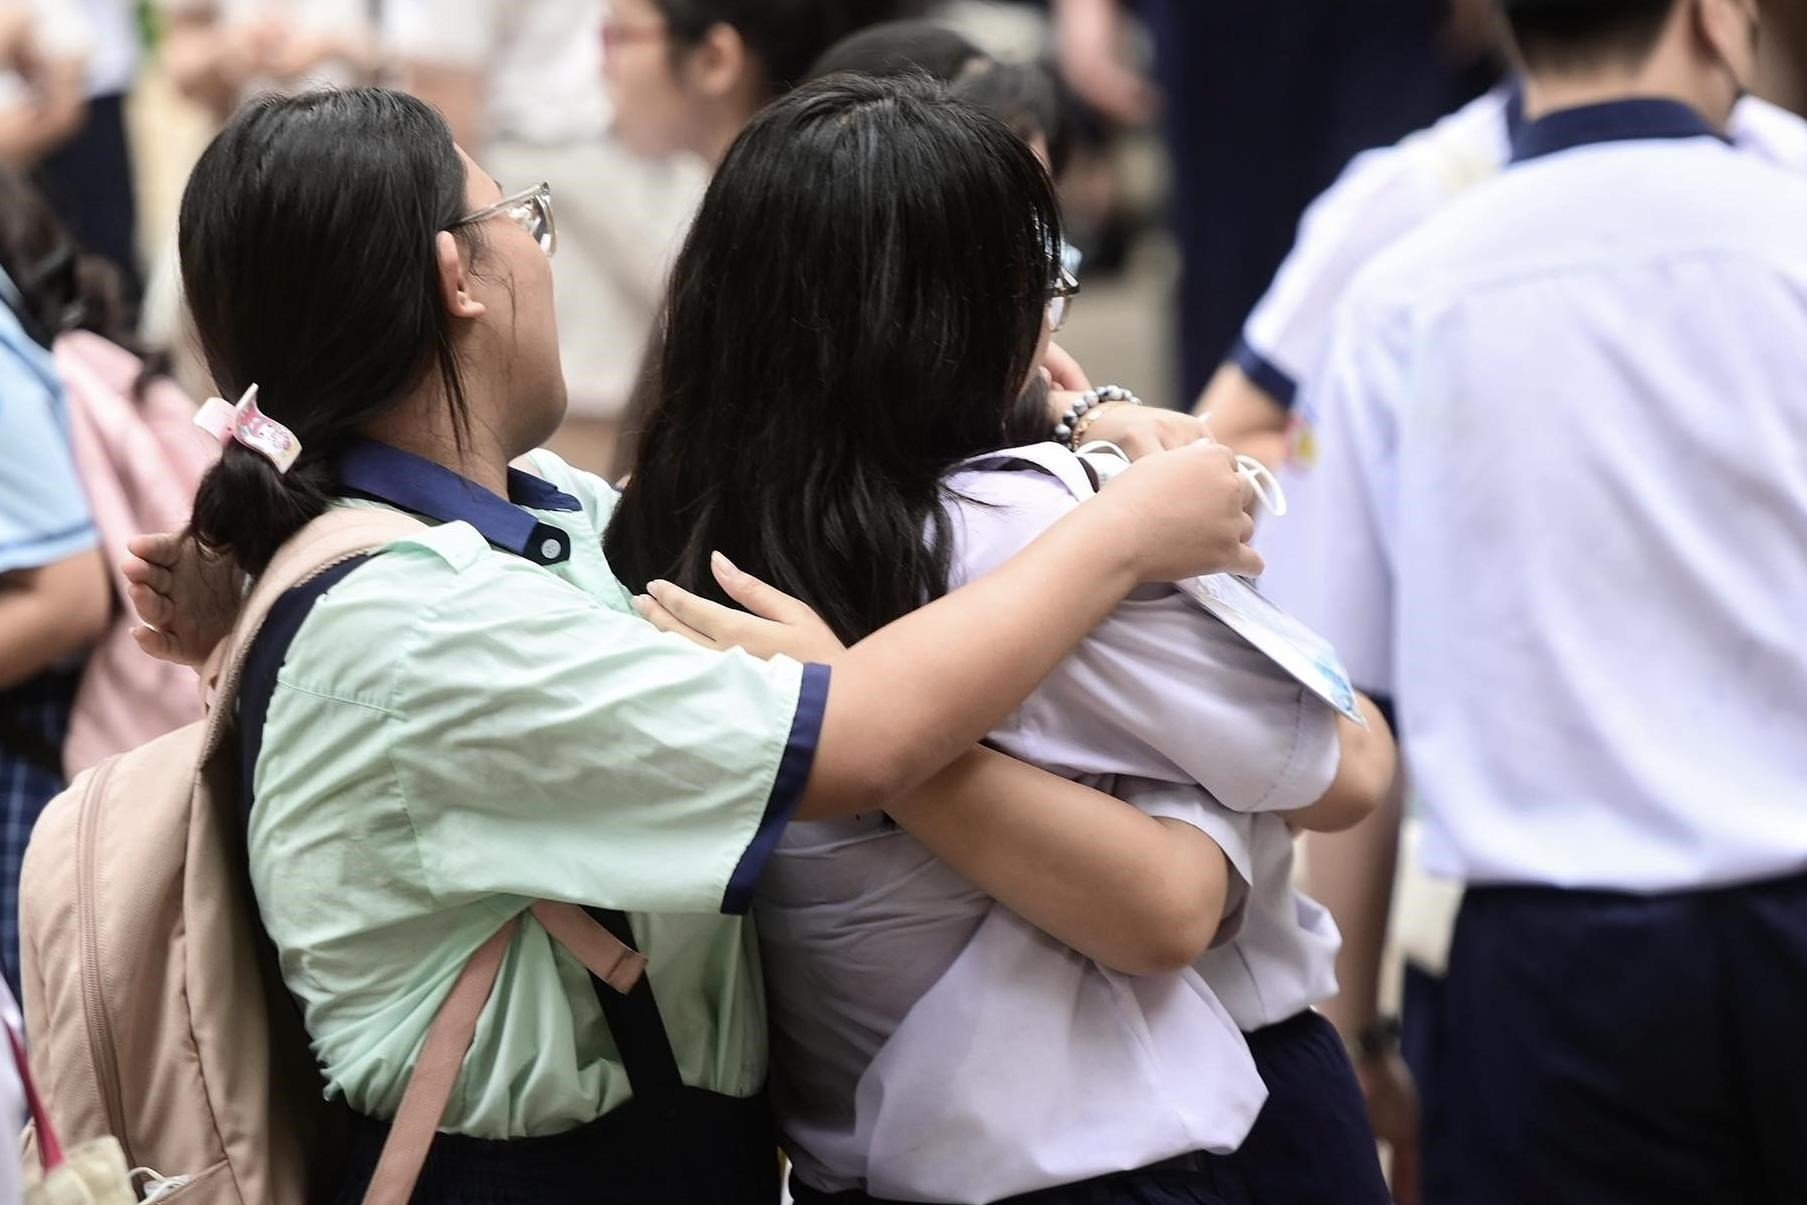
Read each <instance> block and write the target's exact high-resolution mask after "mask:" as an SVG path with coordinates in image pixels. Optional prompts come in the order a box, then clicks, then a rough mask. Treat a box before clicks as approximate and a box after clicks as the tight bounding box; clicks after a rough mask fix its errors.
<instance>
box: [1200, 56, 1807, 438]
mask: <svg viewBox="0 0 1807 1205" xmlns="http://www.w3.org/2000/svg"><path fill="white" fill-rule="evenodd" d="M1523 123H1524V101H1523V89H1522V85H1521V84H1520V83H1519V82H1518V81H1516V80H1514V81H1509V82H1507V83H1505V84H1502V85H1501V86H1500V87H1498V88H1495V89H1494V90H1493V91H1491V92H1489V93H1487V94H1486V95H1484V96H1481V97H1479V98H1477V99H1475V100H1473V101H1471V102H1469V103H1468V104H1467V105H1465V106H1464V107H1462V108H1461V109H1458V110H1457V111H1456V112H1454V113H1452V114H1450V115H1449V116H1448V117H1445V118H1443V119H1442V120H1441V121H1438V122H1437V123H1436V124H1435V125H1432V126H1429V127H1426V128H1425V129H1423V130H1419V131H1418V132H1416V133H1414V134H1410V135H1408V136H1407V137H1406V138H1404V139H1403V140H1401V141H1400V142H1398V143H1396V144H1395V145H1393V146H1388V147H1380V148H1377V149H1375V150H1371V151H1365V152H1363V153H1362V154H1360V155H1357V156H1356V157H1355V158H1354V159H1352V160H1350V162H1349V166H1348V167H1346V168H1344V169H1343V173H1342V175H1341V176H1339V177H1338V178H1337V180H1336V182H1335V183H1334V184H1332V185H1331V186H1330V188H1329V189H1327V190H1326V191H1325V192H1324V193H1323V194H1322V195H1321V196H1319V197H1318V199H1317V200H1315V201H1313V202H1312V204H1311V206H1310V207H1309V208H1308V209H1307V210H1306V211H1305V216H1304V218H1303V219H1302V220H1301V221H1300V224H1299V234H1298V238H1297V239H1296V240H1295V241H1294V243H1293V247H1292V250H1291V251H1290V252H1288V253H1287V257H1286V259H1285V261H1284V262H1283V263H1282V264H1281V265H1280V269H1279V271H1278V272H1277V273H1275V275H1274V280H1273V283H1272V284H1271V285H1269V286H1268V290H1267V292H1266V293H1265V294H1264V295H1263V296H1262V298H1261V300H1260V301H1259V302H1258V303H1257V304H1256V306H1255V308H1254V310H1253V311H1251V312H1250V314H1249V318H1248V321H1247V323H1245V324H1244V326H1243V331H1242V337H1241V339H1240V341H1239V342H1238V344H1237V346H1236V349H1235V351H1234V352H1233V353H1232V358H1233V359H1234V360H1235V361H1236V362H1237V364H1238V365H1239V366H1240V367H1241V368H1242V370H1243V371H1244V372H1245V373H1246V374H1247V375H1248V376H1249V378H1250V379H1251V380H1253V381H1254V382H1255V383H1256V384H1257V385H1260V386H1261V388H1262V389H1263V390H1265V391H1266V392H1267V393H1268V394H1269V395H1270V396H1272V397H1273V398H1274V399H1275V400H1277V401H1279V402H1280V403H1281V404H1282V405H1285V406H1289V407H1290V406H1291V405H1292V404H1293V402H1294V400H1295V398H1296V396H1297V394H1298V391H1299V390H1301V389H1303V388H1306V387H1308V386H1309V384H1310V382H1311V380H1312V378H1314V377H1315V376H1316V375H1317V374H1318V370H1319V369H1320V367H1321V366H1322V363H1323V359H1324V354H1325V352H1326V351H1327V350H1328V348H1329V344H1330V329H1331V320H1332V319H1333V318H1334V316H1335V314H1336V307H1337V304H1338V303H1339V302H1340V301H1341V300H1342V298H1343V294H1344V293H1346V292H1347V291H1348V288H1349V285H1350V282H1352V281H1353V280H1354V279H1355V277H1356V275H1357V274H1358V273H1359V272H1360V271H1361V270H1362V268H1364V267H1366V266H1367V265H1368V263H1369V262H1370V261H1372V260H1373V259H1374V257H1375V256H1377V255H1379V254H1380V253H1381V252H1382V251H1385V250H1386V249H1387V248H1388V247H1390V246H1392V245H1393V244H1394V243H1395V242H1397V241H1399V239H1401V238H1402V237H1404V236H1405V235H1407V234H1409V233H1411V232H1412V231H1413V230H1415V229H1417V228H1418V227H1419V226H1421V225H1423V224H1424V223H1425V222H1426V221H1427V220H1428V219H1429V218H1431V217H1432V216H1433V215H1434V214H1436V213H1437V212H1438V211H1439V210H1441V209H1442V208H1443V207H1444V206H1446V205H1448V204H1449V203H1450V202H1452V201H1454V200H1455V199H1456V198H1458V197H1460V196H1461V195H1462V194H1463V193H1465V192H1467V191H1468V190H1469V189H1470V188H1472V187H1474V186H1475V185H1477V184H1483V183H1485V182H1486V181H1488V180H1491V179H1493V178H1494V177H1495V176H1497V175H1499V173H1500V171H1501V170H1502V169H1503V168H1504V167H1505V166H1506V161H1507V159H1508V158H1509V157H1510V155H1511V147H1512V135H1513V133H1514V132H1515V131H1516V130H1518V129H1519V128H1520V127H1521V126H1522V125H1523ZM1730 132H1731V135H1732V141H1733V142H1735V143H1736V144H1737V145H1738V147H1739V149H1740V150H1745V151H1748V152H1750V153H1751V154H1753V155H1756V156H1757V157H1758V158H1761V159H1765V160H1768V161H1769V162H1772V163H1775V164H1777V165H1779V166H1784V167H1788V168H1790V169H1792V170H1796V171H1800V172H1803V173H1807V120H1803V119H1802V118H1800V117H1799V116H1797V115H1795V114H1794V113H1791V112H1789V111H1788V110H1787V109H1784V108H1781V107H1780V106H1777V105H1773V104H1770V103H1769V102H1768V101H1765V100H1759V99H1757V98H1756V97H1754V96H1753V97H1746V98H1745V99H1744V100H1742V101H1740V102H1739V104H1738V107H1737V108H1736V109H1735V110H1734V111H1733V113H1732V122H1731V130H1730Z"/></svg>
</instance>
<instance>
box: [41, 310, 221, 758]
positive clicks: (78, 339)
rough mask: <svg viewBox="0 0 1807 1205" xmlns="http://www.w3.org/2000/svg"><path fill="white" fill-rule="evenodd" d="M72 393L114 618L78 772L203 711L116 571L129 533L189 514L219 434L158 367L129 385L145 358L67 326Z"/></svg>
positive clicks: (96, 658)
mask: <svg viewBox="0 0 1807 1205" xmlns="http://www.w3.org/2000/svg"><path fill="white" fill-rule="evenodd" d="M54 350H55V353H56V365H57V369H58V371H59V373H60V374H61V376H62V378H63V384H64V387H65V388H66V389H67V390H68V394H69V416H70V427H71V432H72V436H73V443H74V447H75V463H76V468H77V470H78V472H79V473H80V474H81V479H82V485H83V487H84V488H85V489H86V491H87V494H88V503H89V505H90V507H91V508H92V509H93V512H94V523H95V526H96V527H98V528H99V530H100V540H101V551H102V552H103V553H104V554H105V556H106V558H107V564H108V566H109V567H110V568H111V571H112V574H113V589H114V594H115V599H116V604H115V608H114V617H113V623H112V626H111V627H109V628H108V629H107V633H106V635H105V636H103V637H102V638H101V641H100V643H99V644H98V645H96V646H95V648H94V650H93V652H92V653H91V654H90V655H89V658H88V665H87V668H86V669H85V670H84V671H83V673H82V682H81V687H80V689H79V691H78V692H77V694H76V698H75V711H74V714H73V715H72V716H71V717H70V721H69V737H68V740H67V741H66V742H65V743H64V745H63V766H64V771H65V773H66V774H67V775H68V776H69V777H70V778H73V777H75V775H77V774H79V773H80V772H81V771H83V770H85V769H87V768H88V767H89V766H92V765H94V764H95V763H96V762H99V761H101V760H102V759H103V758H106V757H110V756H112V755H113V754H115V753H123V752H125V751H126V750H127V749H133V748H136V747H137V746H139V745H142V744H144V743H145V742H146V741H149V740H153V739H155V738H157V737H159V736H162V735H163V734H164V733H166V732H172V731H174V730H175V729H177V728H180V727H181V726H182V725H184V724H188V723H192V722H193V721H195V720H197V719H199V718H200V716H201V702H200V697H199V694H198V692H197V691H196V688H195V676H194V671H193V670H191V669H188V668H186V667H184V666H179V665H170V664H167V663H165V662H161V661H156V660H153V659H152V658H150V657H148V656H146V655H145V654H144V653H143V652H141V651H140V650H139V648H138V646H137V644H136V643H134V642H133V640H132V636H131V629H132V625H133V622H134V621H133V619H132V608H131V605H130V604H129V603H128V602H127V600H126V588H127V583H126V580H125V577H124V575H123V574H122V573H121V572H120V568H119V567H120V563H121V562H122V561H123V560H124V559H125V556H126V541H128V540H130V539H131V538H132V537H133V536H136V535H139V534H141V533H143V532H153V531H177V530H180V529H181V528H183V527H186V526H187V525H188V516H189V513H190V511H191V510H192V509H193V506H194V496H195V487H196V486H198V485H199V484H200V481H201V478H202V477H203V476H204V475H205V474H206V472H207V470H208V469H209V468H211V467H212V466H213V463H214V461H215V460H217V459H218V458H219V454H220V448H219V444H218V443H217V442H215V441H213V440H210V439H208V438H207V436H206V435H205V434H204V433H203V432H201V431H200V430H198V429H197V428H196V427H195V426H194V415H195V405H194V402H193V401H192V400H191V399H190V398H189V397H188V395H187V394H186V393H184V392H183V391H182V389H181V388H180V387H178V386H177V385H176V384H175V383H174V382H173V381H170V380H169V379H167V378H163V377H159V378H157V379H156V380H154V381H152V382H151V383H150V384H149V385H148V387H147V388H146V389H145V392H144V396H143V398H142V399H136V398H134V397H133V396H132V391H133V387H134V385H135V384H136V382H137V380H138V376H139V374H140V373H141V372H142V371H143V367H144V366H143V363H142V361H140V360H139V359H138V357H137V356H134V355H133V354H132V353H130V352H128V351H126V350H125V349H124V348H122V347H119V346H117V345H115V344H113V343H110V342H108V341H107V340H105V339H103V338H101V337H100V336H99V335H95V334H91V333H89V332H87V331H71V332H70V333H68V334H65V335H62V336H61V337H59V338H58V339H57V341H56V347H55V349H54Z"/></svg>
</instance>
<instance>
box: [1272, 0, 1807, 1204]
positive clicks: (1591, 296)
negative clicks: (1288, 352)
mask: <svg viewBox="0 0 1807 1205" xmlns="http://www.w3.org/2000/svg"><path fill="white" fill-rule="evenodd" d="M1502 7H1503V9H1504V10H1505V12H1506V14H1507V16H1508V18H1509V21H1510V24H1511V26H1512V29H1513V33H1514V37H1515V42H1516V44H1517V48H1518V50H1519V51H1520V54H1521V56H1522V59H1523V62H1524V64H1525V68H1526V72H1527V79H1526V84H1525V90H1524V117H1525V120H1524V121H1523V122H1522V124H1520V125H1519V127H1518V128H1517V129H1516V130H1515V132H1514V133H1513V134H1512V137H1511V152H1510V154H1511V159H1510V164H1509V166H1507V168H1506V170H1505V171H1504V172H1503V173H1499V172H1497V170H1496V168H1497V164H1495V165H1491V166H1490V167H1489V172H1490V174H1495V175H1497V179H1493V180H1492V181H1490V182H1488V183H1486V184H1485V185H1483V186H1481V187H1476V188H1474V189H1472V190H1470V191H1469V192H1468V193H1467V194H1466V195H1464V196H1462V197H1461V198H1460V199H1458V200H1456V201H1454V202H1453V203H1451V204H1449V205H1448V206H1447V207H1445V208H1443V210H1442V211H1441V212H1439V213H1437V214H1435V215H1434V216H1431V217H1430V218H1429V219H1428V220H1427V221H1425V222H1424V223H1423V224H1422V225H1421V226H1420V227H1419V228H1418V229H1416V230H1413V231H1412V232H1410V233H1408V234H1406V235H1405V236H1404V237H1402V238H1400V239H1399V240H1398V242H1397V243H1396V245H1394V246H1393V247H1391V248H1390V249H1388V250H1386V251H1385V252H1384V253H1383V254H1381V255H1380V256H1378V257H1377V258H1376V259H1375V261H1374V263H1373V264H1372V265H1370V266H1369V267H1368V268H1366V269H1365V270H1364V271H1363V273H1362V274H1361V275H1360V276H1359V277H1358V278H1357V279H1356V281H1355V283H1354V284H1353V285H1352V286H1351V288H1350V289H1349V292H1348V295H1347V297H1346V298H1345V299H1344V300H1343V302H1342V303H1341V308H1340V310H1339V316H1338V318H1337V319H1336V322H1335V327H1334V333H1333V335H1332V338H1331V341H1330V349H1329V352H1328V355H1327V358H1326V359H1325V361H1324V364H1323V365H1322V366H1321V367H1320V368H1319V369H1318V370H1316V371H1317V376H1318V379H1317V380H1316V381H1315V382H1314V383H1313V386H1312V389H1311V392H1310V393H1309V394H1308V395H1307V403H1308V404H1309V405H1310V406H1311V408H1312V410H1313V411H1314V412H1315V413H1316V415H1317V418H1318V421H1316V423H1315V427H1316V433H1317V438H1316V443H1317V445H1318V457H1319V465H1318V467H1317V468H1316V469H1315V470H1314V472H1313V474H1312V476H1311V478H1310V480H1311V482H1312V484H1311V491H1310V495H1309V501H1310V502H1311V504H1312V505H1311V507H1310V509H1309V511H1308V512H1307V514H1308V517H1309V520H1310V522H1309V525H1308V527H1307V529H1306V530H1307V532H1308V533H1309V541H1308V543H1309V553H1308V554H1309V556H1310V558H1311V562H1312V573H1311V575H1310V581H1309V582H1306V583H1304V586H1305V587H1306V588H1307V589H1310V590H1315V597H1313V598H1312V599H1311V600H1310V601H1309V602H1307V603H1306V604H1305V605H1304V606H1303V607H1302V609H1303V610H1304V611H1305V612H1306V618H1308V619H1310V620H1312V621H1314V622H1316V623H1318V624H1319V625H1320V627H1322V629H1323V630H1324V631H1325V632H1326V634H1327V635H1329V636H1330V637H1331V638H1332V639H1333V640H1334V641H1335V642H1336V643H1337V645H1338V647H1339V648H1340V649H1342V650H1343V652H1344V653H1345V655H1346V656H1347V657H1348V659H1349V662H1350V665H1351V669H1352V671H1353V676H1354V677H1355V678H1356V680H1357V681H1358V682H1361V683H1362V684H1364V685H1366V686H1369V687H1371V688H1378V689H1380V690H1381V691H1383V692H1386V693H1393V692H1396V693H1397V699H1398V704H1399V708H1400V711H1399V718H1400V725H1401V728H1402V738H1403V739H1402V747H1403V748H1404V750H1405V753H1406V757H1407V760H1408V762H1409V764H1410V765H1411V767H1412V771H1413V774H1414V779H1415V782H1416V785H1417V787H1418V788H1419V790H1420V791H1421V793H1422V800H1423V804H1424V816H1425V821H1424V833H1423V837H1424V840H1423V847H1422V848H1423V854H1424V860H1425V864H1426V869H1427V870H1428V871H1430V872H1431V873H1433V874H1436V875H1438V876H1440V877H1444V878H1447V879H1451V880H1455V881H1458V882H1462V883H1466V884H1467V885H1468V886H1467V891H1466V894H1465V896H1464V898H1463V900H1462V903H1461V906H1460V912H1459V914H1458V917H1457V921H1456V925H1455V930H1454V934H1453V938H1452V939H1451V941H1450V944H1449V947H1448V951H1447V975H1446V977H1445V979H1444V981H1443V983H1442V986H1441V988H1440V999H1439V1000H1438V1001H1437V1003H1436V1005H1435V1008H1434V1013H1435V1016H1434V1017H1433V1022H1434V1023H1435V1024H1436V1025H1437V1026H1439V1027H1441V1029H1442V1030H1443V1034H1442V1035H1441V1036H1440V1037H1438V1038H1436V1039H1435V1040H1434V1046H1433V1053H1434V1057H1433V1058H1432V1060H1431V1061H1430V1064H1429V1071H1428V1076H1427V1079H1428V1082H1427V1084H1426V1088H1427V1097H1426V1100H1427V1104H1431V1105H1432V1107H1430V1108H1429V1110H1428V1111H1427V1114H1426V1127H1425V1134H1424V1150H1425V1160H1426V1179H1425V1185H1424V1188H1425V1199H1426V1200H1427V1201H1430V1202H1432V1203H1433V1205H1440V1203H1442V1202H1462V1203H1464V1205H1467V1203H1470V1202H1481V1203H1489V1202H1496V1201H1497V1202H1500V1203H1501V1205H1505V1203H1507V1202H1523V1201H1539V1202H1556V1203H1558V1205H1560V1203H1563V1202H1576V1203H1577V1205H1580V1203H1584V1202H1585V1203H1586V1205H1601V1203H1605V1205H1611V1203H1616V1202H1624V1203H1626V1205H1630V1203H1632V1202H1636V1203H1638V1205H1662V1203H1664V1202H1671V1201H1673V1202H1678V1203H1679V1202H1683V1201H1690V1202H1691V1201H1701V1200H1711V1201H1715V1202H1721V1201H1723V1202H1739V1203H1744V1202H1752V1203H1770V1202H1774V1203H1777V1205H1780V1203H1781V1202H1793V1201H1798V1200H1801V1199H1803V1196H1804V1195H1807V1164H1804V1163H1803V1161H1802V1158H1801V1154H1800V1150H1801V1148H1800V1141H1799V1140H1800V1136H1801V1135H1802V1134H1803V1133H1807V1089H1804V1088H1803V1086H1802V1085H1803V1084H1804V1083H1807V1063H1803V1060H1802V1050H1803V1047H1802V1046H1801V1044H1800V1042H1799V1041H1798V1040H1796V1039H1797V1035H1796V1029H1797V1027H1798V1020H1799V1007H1800V1002H1801V1000H1802V999H1804V998H1807V825H1804V824H1803V823H1802V817H1801V811H1800V799H1801V797H1802V791H1803V789H1804V788H1807V761H1804V760H1803V756H1802V750H1803V749H1804V748H1807V746H1804V745H1803V743H1802V742H1801V740H1800V732H1799V717H1800V714H1801V712H1800V703H1801V700H1802V699H1803V698H1807V661H1803V659H1802V656H1801V653H1800V644H1799V641H1798V640H1795V639H1793V637H1792V635H1791V634H1792V633H1793V631H1794V630H1795V628H1796V627H1797V626H1798V624H1797V622H1796V621H1797V619H1798V616H1799V615H1800V614H1801V613H1802V612H1803V611H1804V610H1807V561H1804V560H1803V557H1802V554H1801V550H1802V545H1801V542H1800V532H1801V531H1802V530H1803V527H1804V526H1807V487H1804V486H1803V480H1802V474H1801V465H1800V449H1801V448H1802V447H1803V446H1807V429H1804V428H1803V426H1802V420H1803V414H1804V412H1803V411H1802V409H1801V407H1800V405H1799V397H1800V382H1801V381H1802V379H1803V378H1807V302H1804V301H1803V298H1807V257H1803V255H1802V253H1801V250H1800V240H1799V237H1798V232H1799V215H1800V213H1801V212H1803V211H1804V210H1807V181H1803V180H1802V179H1801V173H1800V170H1799V162H1798V161H1797V162H1796V164H1795V170H1784V169H1783V168H1780V167H1778V166H1777V165H1776V164H1774V163H1768V162H1763V161H1762V160H1763V158H1764V156H1763V154H1762V153H1756V154H1753V153H1749V152H1748V151H1735V150H1734V148H1733V146H1732V145H1731V144H1732V141H1733V139H1732V137H1731V136H1729V133H1728V132H1730V133H1736V134H1737V135H1738V137H1739V138H1740V139H1741V140H1743V139H1745V138H1746V136H1747V131H1749V130H1750V129H1752V128H1753V123H1752V122H1751V120H1750V118H1751V115H1752V113H1753V111H1754V112H1757V113H1765V111H1764V110H1761V109H1757V110H1753V109H1752V108H1751V103H1750V102H1749V101H1742V102H1741V101H1740V97H1742V96H1743V94H1744V92H1745V90H1746V89H1747V88H1748V87H1750V86H1751V85H1752V84H1753V82H1754V81H1755V79H1756V75H1757V70H1758V63H1759V59H1760V55H1759V50H1760V48H1761V47H1762V45H1763V41H1764V39H1762V38H1761V37H1760V36H1759V30H1760V28H1761V25H1760V21H1759V9H1758V6H1757V4H1756V3H1755V0H1502ZM1765 120H1766V122H1767V123H1768V124H1767V126H1766V127H1764V128H1765V130H1766V137H1767V136H1769V135H1772V134H1777V133H1779V134H1782V135H1787V134H1788V133H1789V132H1790V131H1793V132H1794V133H1795V134H1796V135H1797V137H1796V139H1795V142H1794V145H1795V146H1797V147H1798V146H1799V145H1800V142H1799V139H1798V132H1799V131H1798V125H1796V124H1792V123H1791V122H1790V120H1789V119H1787V118H1784V117H1781V115H1779V114H1777V113H1776V112H1775V111H1774V110H1769V111H1767V113H1766V115H1765ZM1769 145H1770V146H1772V147H1774V146H1778V145H1784V146H1785V145H1786V143H1785V142H1784V141H1783V139H1780V138H1777V139H1774V140H1772V141H1770V142H1769ZM1627 198H1635V199H1636V200H1635V202H1634V203H1627ZM1527 482H1529V483H1534V484H1535V486H1536V488H1533V489H1530V490H1526V489H1525V485H1526V483H1527ZM1386 856H1389V857H1390V856H1391V852H1390V851H1386ZM1350 869H1353V870H1359V869H1360V866H1359V859H1357V860H1356V864H1354V865H1352V867H1351V868H1350ZM1380 894H1382V895H1383V899H1384V893H1380ZM1382 907H1383V914H1384V903H1383V905H1382Z"/></svg>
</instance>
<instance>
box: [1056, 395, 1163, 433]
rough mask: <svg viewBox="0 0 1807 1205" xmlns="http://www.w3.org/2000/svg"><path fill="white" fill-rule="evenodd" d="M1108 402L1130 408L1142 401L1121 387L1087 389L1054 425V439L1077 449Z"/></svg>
mask: <svg viewBox="0 0 1807 1205" xmlns="http://www.w3.org/2000/svg"><path fill="white" fill-rule="evenodd" d="M1110 402H1128V403H1129V404H1130V405H1132V406H1140V405H1141V404H1142V399H1141V398H1139V397H1137V396H1136V395H1135V394H1133V393H1131V392H1130V391H1129V390H1127V389H1125V388H1123V386H1121V385H1101V386H1099V387H1098V388H1096V389H1088V390H1086V391H1085V392H1084V393H1082V394H1080V395H1079V397H1078V398H1076V399H1075V400H1074V402H1073V404H1072V405H1071V406H1068V407H1067V412H1066V413H1065V414H1063V415H1061V416H1060V421H1059V422H1057V423H1056V424H1055V425H1054V438H1055V439H1056V440H1058V441H1059V442H1061V443H1063V444H1066V445H1067V447H1069V448H1078V447H1079V445H1080V442H1081V440H1083V439H1084V437H1085V433H1086V432H1087V431H1088V430H1090V429H1091V426H1092V423H1093V422H1094V421H1095V420H1096V419H1097V417H1098V412H1099V411H1100V410H1102V409H1103V408H1104V407H1105V405H1107V404H1108V403H1110Z"/></svg>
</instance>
